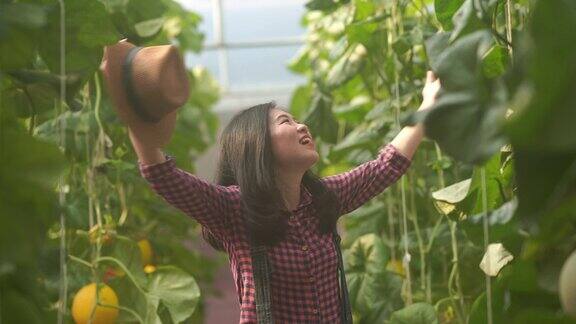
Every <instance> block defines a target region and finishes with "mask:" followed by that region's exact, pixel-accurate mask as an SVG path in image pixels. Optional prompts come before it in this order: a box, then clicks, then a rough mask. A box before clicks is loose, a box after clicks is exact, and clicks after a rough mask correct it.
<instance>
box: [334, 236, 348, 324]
mask: <svg viewBox="0 0 576 324" xmlns="http://www.w3.org/2000/svg"><path fill="white" fill-rule="evenodd" d="M333 239H334V246H335V247H336V253H337V254H338V271H339V272H340V292H341V304H340V305H341V306H342V307H341V309H342V314H341V316H340V318H341V319H342V323H343V324H352V308H351V305H350V298H349V296H348V287H347V285H346V274H345V273H344V261H343V260H342V251H341V250H340V241H341V239H340V235H339V234H338V230H337V229H336V228H334V234H333Z"/></svg>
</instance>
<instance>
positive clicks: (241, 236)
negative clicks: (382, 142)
mask: <svg viewBox="0 0 576 324" xmlns="http://www.w3.org/2000/svg"><path fill="white" fill-rule="evenodd" d="M165 156H166V158H167V161H165V162H162V163H158V164H153V165H144V164H142V163H141V162H140V161H138V166H139V170H140V173H141V175H142V176H143V177H144V178H145V179H146V180H147V181H148V182H149V183H150V185H151V187H152V189H153V190H154V191H155V192H156V193H157V194H158V195H160V196H161V197H162V198H163V199H164V200H165V201H167V202H168V203H169V204H171V205H172V206H174V207H176V208H178V209H180V210H181V211H183V212H184V213H186V214H187V215H189V216H191V217H193V218H194V219H195V220H196V221H198V222H199V223H200V224H202V225H203V226H205V227H206V228H208V229H209V230H210V231H211V232H212V233H213V234H214V236H215V237H216V238H218V239H219V240H221V241H222V242H223V246H224V247H225V249H226V251H227V253H228V257H229V260H230V269H231V271H232V275H233V277H234V280H235V284H236V291H237V293H238V302H239V304H240V323H256V304H255V288H254V279H253V275H252V274H253V272H252V265H251V258H250V245H249V241H248V237H247V235H246V232H245V228H244V226H242V220H243V217H242V209H241V208H240V206H241V205H240V190H239V188H238V186H228V187H224V186H220V185H215V184H212V183H209V182H206V181H204V180H202V179H200V178H198V177H196V176H195V175H193V174H190V173H188V172H186V171H183V170H181V169H179V168H177V167H176V165H175V161H174V158H173V157H172V156H169V155H165ZM410 164H411V161H410V160H409V159H408V158H406V157H405V156H404V155H402V154H401V153H399V152H398V150H397V149H396V148H395V147H394V146H393V145H392V144H388V145H386V146H384V147H383V148H382V149H381V150H380V152H379V154H378V157H377V158H376V159H374V160H371V161H368V162H366V163H363V164H361V165H360V166H358V167H356V168H354V169H352V170H350V171H348V172H344V173H341V174H338V175H333V176H329V177H325V178H323V179H322V181H323V182H324V184H325V185H326V186H328V188H330V189H331V190H333V191H334V192H335V193H336V195H337V197H338V201H339V202H340V204H341V210H340V215H344V214H347V213H349V212H351V211H353V210H355V209H356V208H358V207H360V206H361V205H363V204H364V203H366V202H367V201H368V200H370V199H371V198H373V197H374V196H376V195H378V194H379V193H380V192H382V191H383V190H384V189H385V188H386V187H388V186H390V185H391V184H393V183H394V182H396V181H397V180H398V179H399V178H400V177H401V176H402V174H404V173H405V172H406V170H407V169H408V167H409V166H410ZM311 203H312V197H311V194H310V192H309V191H308V190H306V188H305V187H304V186H302V190H301V195H300V204H299V206H298V208H296V210H293V211H292V216H290V218H289V221H288V229H287V232H286V238H285V240H283V241H282V242H280V243H279V244H278V245H277V246H275V247H272V248H270V249H269V250H268V258H269V260H270V262H271V265H272V268H273V272H272V274H271V278H270V279H271V283H270V288H271V291H270V297H271V301H272V314H273V316H274V320H275V322H276V323H340V300H339V299H340V298H339V284H338V258H337V255H336V250H335V247H334V243H333V241H332V238H331V233H329V234H320V232H319V231H318V229H317V225H318V220H317V219H316V217H314V213H315V210H314V208H313V205H312V204H311Z"/></svg>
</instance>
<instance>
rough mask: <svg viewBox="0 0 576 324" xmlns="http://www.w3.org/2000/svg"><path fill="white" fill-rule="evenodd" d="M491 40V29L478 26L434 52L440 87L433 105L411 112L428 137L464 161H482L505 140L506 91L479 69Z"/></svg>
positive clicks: (479, 162) (478, 162)
mask: <svg viewBox="0 0 576 324" xmlns="http://www.w3.org/2000/svg"><path fill="white" fill-rule="evenodd" d="M441 40H442V42H444V38H442V39H441ZM491 44H492V38H491V36H490V34H489V33H488V32H486V31H478V32H475V33H473V34H470V35H468V36H465V37H462V38H461V39H459V40H457V41H456V42H454V43H453V44H452V45H451V46H450V47H448V48H447V49H446V50H444V51H443V53H442V54H440V55H435V56H434V57H435V58H436V60H437V62H436V71H435V72H436V74H437V75H438V77H439V78H440V80H441V82H442V89H441V90H440V93H439V95H438V99H437V101H436V103H435V105H434V107H433V108H432V109H428V110H424V111H421V112H419V113H417V114H416V115H415V117H414V118H415V120H424V123H425V128H426V134H427V136H428V137H430V138H431V139H434V140H436V141H437V142H438V144H439V145H440V147H441V148H442V149H443V150H444V151H446V152H447V153H448V154H450V155H451V156H453V157H454V158H455V159H458V160H461V161H464V162H467V163H477V164H481V163H483V161H485V160H487V159H488V158H489V157H490V156H492V155H493V154H494V153H495V152H497V151H498V150H499V149H500V148H501V147H502V146H503V145H504V144H505V143H506V140H505V138H504V137H503V135H502V131H501V125H502V124H503V121H504V116H505V106H504V105H503V102H504V99H505V94H504V93H503V90H502V89H501V84H500V83H498V82H495V81H490V80H488V79H487V78H486V77H485V76H484V75H483V69H482V59H483V56H484V54H485V53H486V52H487V50H488V49H489V48H490V47H491ZM434 52H435V53H438V52H439V50H438V49H435V50H434Z"/></svg>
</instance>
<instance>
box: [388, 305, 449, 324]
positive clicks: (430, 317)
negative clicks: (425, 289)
mask: <svg viewBox="0 0 576 324" xmlns="http://www.w3.org/2000/svg"><path fill="white" fill-rule="evenodd" d="M390 324H438V317H437V316H436V310H435V309H434V306H432V305H430V304H426V303H416V304H412V305H410V306H408V307H406V308H404V309H401V310H399V311H396V312H394V313H393V314H392V317H391V318H390Z"/></svg>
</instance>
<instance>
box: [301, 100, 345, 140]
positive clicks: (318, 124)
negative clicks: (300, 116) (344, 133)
mask: <svg viewBox="0 0 576 324" xmlns="http://www.w3.org/2000/svg"><path fill="white" fill-rule="evenodd" d="M305 123H306V124H307V125H308V127H310V130H311V133H312V135H313V136H315V137H320V138H322V139H323V140H324V141H326V142H328V143H335V142H336V139H337V134H338V122H337V121H336V118H335V117H334V113H333V112H332V99H330V98H327V97H326V96H325V95H323V94H321V93H316V94H315V95H314V97H313V99H312V104H311V109H310V111H309V113H308V115H307V116H306V118H305Z"/></svg>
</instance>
